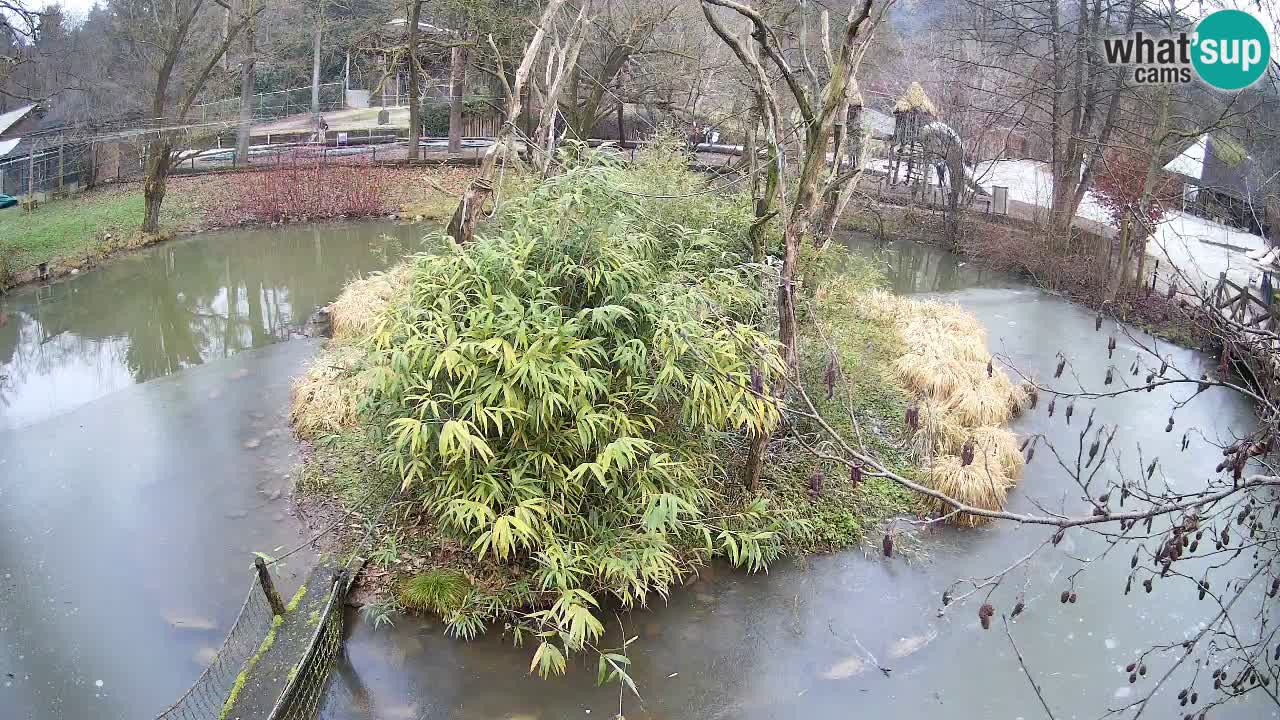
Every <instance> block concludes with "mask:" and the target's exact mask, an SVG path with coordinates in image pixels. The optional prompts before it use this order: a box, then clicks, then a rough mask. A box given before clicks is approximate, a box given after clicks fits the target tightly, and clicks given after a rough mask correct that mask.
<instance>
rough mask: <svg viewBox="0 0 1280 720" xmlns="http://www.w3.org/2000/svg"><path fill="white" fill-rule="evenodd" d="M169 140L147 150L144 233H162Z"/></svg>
mask: <svg viewBox="0 0 1280 720" xmlns="http://www.w3.org/2000/svg"><path fill="white" fill-rule="evenodd" d="M171 149H172V145H171V144H170V142H169V139H168V138H164V139H162V140H157V141H156V142H154V143H152V144H151V145H150V146H149V147H148V148H147V173H146V177H145V178H144V179H143V181H142V198H143V213H142V232H144V233H150V234H155V233H157V232H160V206H161V204H162V203H163V202H164V193H165V181H166V180H167V179H168V177H169V153H170V150H171Z"/></svg>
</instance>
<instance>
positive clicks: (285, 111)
mask: <svg viewBox="0 0 1280 720" xmlns="http://www.w3.org/2000/svg"><path fill="white" fill-rule="evenodd" d="M345 98H346V94H345V89H344V87H343V84H342V83H340V82H332V83H324V84H323V85H321V86H320V112H330V111H333V110H341V109H342V108H343V107H344V103H345ZM305 112H311V86H310V85H307V86H305V87H296V88H289V89H287V90H276V91H274V92H269V93H258V94H255V95H254V96H253V119H254V120H274V119H276V118H282V117H286V116H288V115H295V114H297V113H305ZM239 116H240V98H227V99H226V100H218V101H216V102H211V103H204V104H202V105H195V106H193V107H192V108H191V115H190V118H191V120H193V121H197V122H201V123H207V122H214V121H217V120H234V119H236V118H238V117H239Z"/></svg>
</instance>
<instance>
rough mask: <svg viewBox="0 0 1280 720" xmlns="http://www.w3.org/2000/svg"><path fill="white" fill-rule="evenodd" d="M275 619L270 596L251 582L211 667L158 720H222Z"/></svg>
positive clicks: (254, 582)
mask: <svg viewBox="0 0 1280 720" xmlns="http://www.w3.org/2000/svg"><path fill="white" fill-rule="evenodd" d="M272 617H273V616H272V612H271V605H270V603H269V602H268V601H267V596H266V594H265V593H263V592H262V588H261V587H260V586H259V585H258V583H257V581H256V579H254V580H253V581H251V582H250V583H249V592H248V594H247V595H246V596H245V599H244V604H243V605H241V606H240V613H239V614H238V615H237V616H236V621H235V623H234V624H233V625H232V626H231V630H230V632H228V633H227V637H226V640H224V641H223V643H222V647H221V648H219V649H218V652H217V654H216V655H214V657H213V661H212V662H210V663H209V667H208V668H205V671H204V673H202V674H201V675H200V677H199V678H197V679H196V681H195V683H194V684H193V685H192V686H191V687H190V688H189V689H188V690H187V692H186V693H184V694H183V695H182V697H180V698H178V701H177V702H175V703H174V704H173V705H170V706H169V707H168V708H167V709H166V710H165V711H164V712H162V713H160V714H159V715H157V716H156V720H220V718H221V717H222V713H223V706H224V705H225V704H226V702H227V698H229V697H231V692H232V688H233V687H234V686H235V683H236V678H237V676H238V675H239V674H240V671H241V669H242V668H243V667H244V665H245V663H246V662H247V661H248V660H249V658H250V657H252V656H253V654H254V653H255V652H257V650H258V647H259V646H260V645H261V644H262V639H263V638H264V637H265V636H266V635H267V633H268V632H269V631H270V629H271V620H272Z"/></svg>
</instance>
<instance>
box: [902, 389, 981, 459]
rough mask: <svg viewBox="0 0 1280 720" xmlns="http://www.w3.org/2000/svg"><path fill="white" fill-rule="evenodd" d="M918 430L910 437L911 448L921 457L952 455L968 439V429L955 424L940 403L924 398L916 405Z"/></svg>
mask: <svg viewBox="0 0 1280 720" xmlns="http://www.w3.org/2000/svg"><path fill="white" fill-rule="evenodd" d="M917 407H918V408H919V410H920V429H919V430H917V431H916V432H915V434H913V435H912V436H911V448H912V450H914V451H915V452H916V453H917V454H918V455H920V456H921V457H933V456H935V455H954V454H955V453H957V452H959V451H960V446H961V445H963V444H964V441H965V440H966V439H968V438H969V435H970V433H969V429H968V428H966V427H964V426H963V425H961V424H960V423H958V422H956V421H955V420H954V419H952V418H951V416H950V415H949V414H948V413H947V411H946V408H944V407H943V406H942V403H941V402H939V401H937V400H933V399H930V398H925V399H923V400H921V401H920V403H919V404H918V405H917Z"/></svg>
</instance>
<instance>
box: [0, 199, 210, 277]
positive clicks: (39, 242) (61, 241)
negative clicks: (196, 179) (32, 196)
mask: <svg viewBox="0 0 1280 720" xmlns="http://www.w3.org/2000/svg"><path fill="white" fill-rule="evenodd" d="M194 209H195V208H194V205H193V204H192V203H191V202H189V201H188V200H187V198H186V197H185V196H184V195H183V194H182V193H176V192H173V191H172V190H171V191H170V192H169V194H168V195H167V196H166V197H165V201H164V206H163V210H162V212H161V226H162V227H164V228H166V229H169V228H172V227H173V226H175V225H177V224H180V223H181V222H183V221H184V220H186V219H187V218H189V217H190V216H191V214H192V213H193V212H194ZM141 225H142V187H141V186H140V185H137V186H129V187H127V188H120V187H113V188H107V189H102V190H96V191H91V192H88V193H85V194H83V195H75V196H72V197H70V198H66V199H63V200H52V201H49V202H46V203H42V204H41V205H40V206H39V207H38V208H37V209H36V210H35V211H34V212H27V211H25V210H23V209H21V208H20V207H12V208H9V209H7V210H0V238H3V239H4V240H6V241H7V242H8V243H9V244H10V245H11V246H12V247H13V248H14V252H13V256H12V261H11V262H12V269H13V271H14V272H21V271H23V270H26V269H29V268H31V267H34V266H36V265H38V264H40V263H42V262H51V261H63V262H69V263H76V262H77V261H79V260H81V259H85V258H90V257H93V256H95V255H98V254H100V253H103V252H106V251H109V250H112V249H119V248H122V247H129V246H131V245H133V244H135V242H136V241H137V240H138V239H140V236H141V233H140V231H139V228H140V227H141ZM107 233H110V234H111V236H112V239H111V240H110V241H109V242H104V238H105V234H107Z"/></svg>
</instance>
